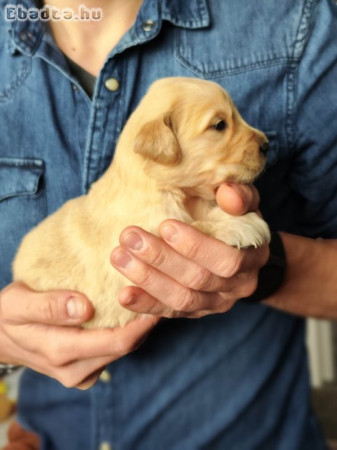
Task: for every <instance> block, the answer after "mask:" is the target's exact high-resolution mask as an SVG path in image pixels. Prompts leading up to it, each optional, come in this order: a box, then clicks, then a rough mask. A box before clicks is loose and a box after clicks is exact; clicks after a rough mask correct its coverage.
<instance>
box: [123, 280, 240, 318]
mask: <svg viewBox="0 0 337 450" xmlns="http://www.w3.org/2000/svg"><path fill="white" fill-rule="evenodd" d="M191 294H192V297H191V300H190V302H189V303H186V301H185V302H184V301H181V299H180V297H178V298H171V297H168V298H162V299H161V301H159V300H158V299H156V298H155V297H153V296H152V295H151V294H149V293H148V292H146V291H144V290H143V289H140V288H139V287H137V286H127V287H125V288H124V289H122V290H121V292H120V295H119V301H120V303H121V304H122V305H123V306H124V307H126V308H129V309H130V310H132V311H135V312H138V313H142V312H145V311H146V312H147V313H148V314H154V315H157V316H161V317H167V318H174V317H181V316H183V317H188V318H200V317H203V316H205V315H207V314H214V313H220V312H226V311H228V310H229V309H230V308H231V307H232V306H233V303H234V300H233V297H232V296H227V295H223V294H220V293H217V292H212V293H194V292H191ZM194 295H196V296H197V297H199V301H194V299H193V296H194Z"/></svg>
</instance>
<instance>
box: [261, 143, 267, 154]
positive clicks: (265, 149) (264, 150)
mask: <svg viewBox="0 0 337 450" xmlns="http://www.w3.org/2000/svg"><path fill="white" fill-rule="evenodd" d="M268 150H269V142H264V143H263V144H262V145H260V152H261V153H262V155H263V156H267V153H268Z"/></svg>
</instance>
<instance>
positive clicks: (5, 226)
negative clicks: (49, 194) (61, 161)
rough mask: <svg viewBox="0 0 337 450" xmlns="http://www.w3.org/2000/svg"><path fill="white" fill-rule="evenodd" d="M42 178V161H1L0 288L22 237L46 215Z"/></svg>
mask: <svg viewBox="0 0 337 450" xmlns="http://www.w3.org/2000/svg"><path fill="white" fill-rule="evenodd" d="M43 175H44V162H43V161H42V160H39V159H19V158H0V264H1V271H2V273H1V275H0V288H2V287H3V286H5V285H6V284H8V283H10V281H11V279H12V276H11V262H12V260H13V258H14V255H15V253H16V250H17V248H18V246H19V244H20V241H21V239H22V237H23V236H24V235H25V234H26V233H27V232H28V231H29V230H30V229H31V228H33V227H34V226H35V225H37V224H38V223H39V222H40V221H41V220H42V219H43V218H44V217H45V216H46V196H45V192H44V187H43V185H44V177H43Z"/></svg>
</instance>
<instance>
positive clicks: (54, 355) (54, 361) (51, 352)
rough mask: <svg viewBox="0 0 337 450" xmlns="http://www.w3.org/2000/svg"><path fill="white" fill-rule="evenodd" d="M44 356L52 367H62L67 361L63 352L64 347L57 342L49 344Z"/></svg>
mask: <svg viewBox="0 0 337 450" xmlns="http://www.w3.org/2000/svg"><path fill="white" fill-rule="evenodd" d="M46 358H47V360H48V363H49V364H50V365H51V366H53V367H62V366H64V365H65V364H66V362H67V360H66V357H65V354H64V348H63V346H62V345H61V344H60V343H59V342H53V343H50V344H49V346H48V348H47V354H46Z"/></svg>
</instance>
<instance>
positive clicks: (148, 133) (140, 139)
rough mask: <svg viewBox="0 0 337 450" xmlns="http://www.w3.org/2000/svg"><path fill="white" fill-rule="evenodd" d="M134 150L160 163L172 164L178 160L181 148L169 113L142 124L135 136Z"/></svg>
mask: <svg viewBox="0 0 337 450" xmlns="http://www.w3.org/2000/svg"><path fill="white" fill-rule="evenodd" d="M134 151H135V152H136V153H138V154H139V155H142V156H144V158H148V159H151V160H152V161H156V162H158V163H160V164H165V165H174V164H177V163H178V162H179V161H180V159H181V150H180V147H179V143H178V140H177V137H176V135H175V133H174V131H173V127H172V122H171V116H170V114H169V113H167V114H164V115H162V116H161V117H159V118H158V119H155V120H151V121H150V122H147V123H146V124H145V125H143V127H142V128H141V130H140V132H139V133H138V135H137V137H136V141H135V148H134Z"/></svg>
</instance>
